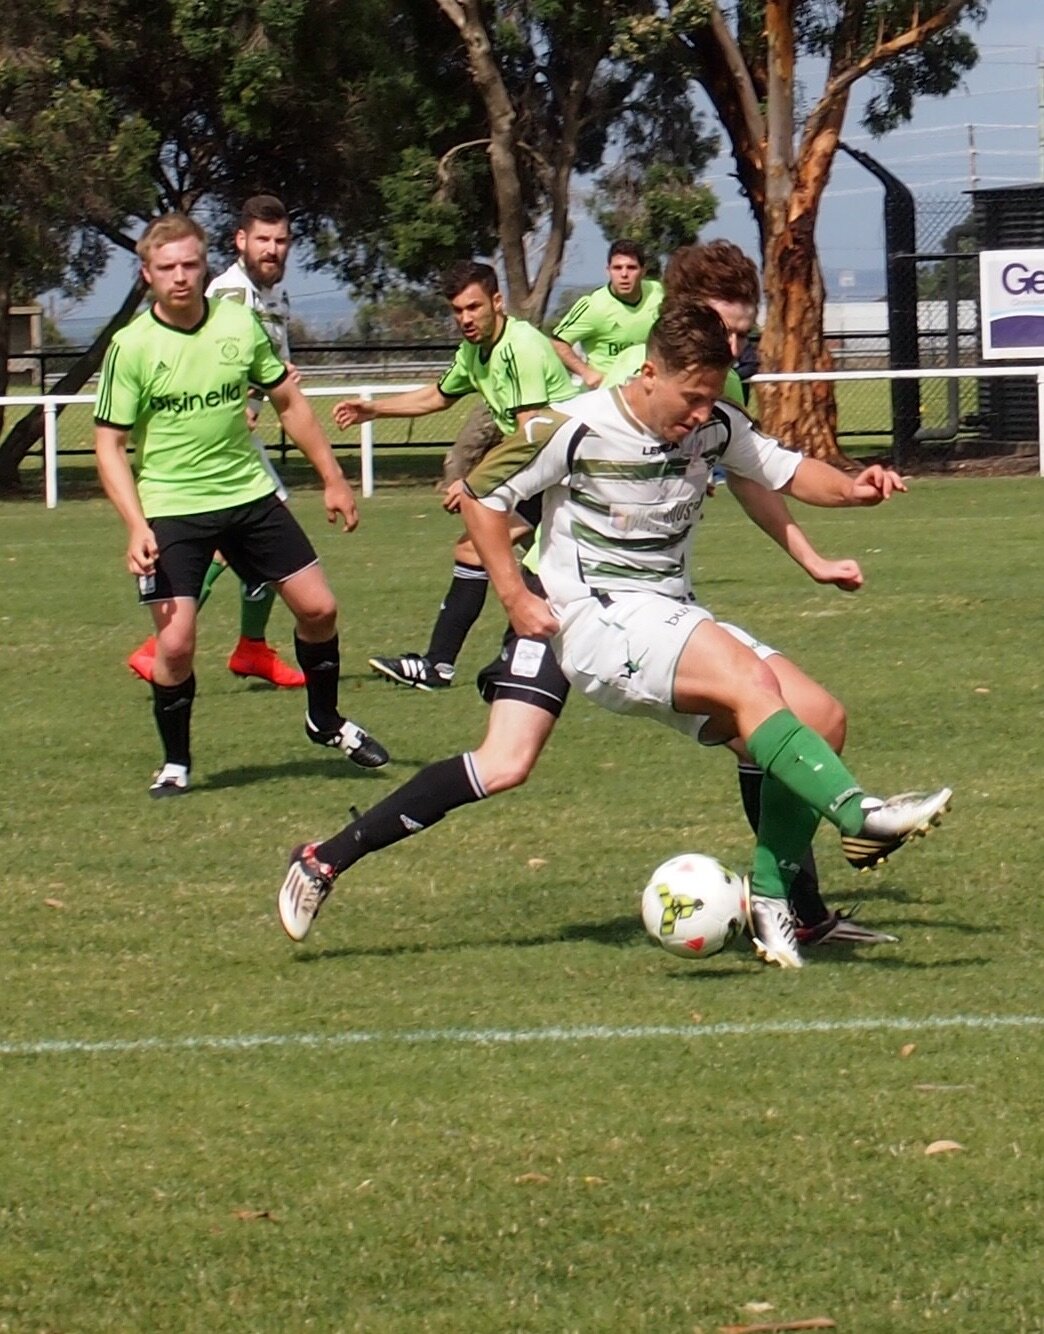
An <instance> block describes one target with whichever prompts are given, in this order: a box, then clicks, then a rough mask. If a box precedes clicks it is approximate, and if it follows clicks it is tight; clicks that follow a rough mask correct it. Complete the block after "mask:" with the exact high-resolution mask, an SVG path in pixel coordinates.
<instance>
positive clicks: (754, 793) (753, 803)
mask: <svg viewBox="0 0 1044 1334" xmlns="http://www.w3.org/2000/svg"><path fill="white" fill-rule="evenodd" d="M737 775H738V777H739V789H740V798H741V800H742V802H743V810H744V813H745V814H746V817H747V823H748V824H749V825H750V827H751V829H753V830H754V832H755V834H756V833H757V832H758V823H759V821H760V819H761V784H762V781H763V780H764V777H765V775H764V773H763V772H762V771H761V770H760V769H758V768H757V767H756V766H755V765H752V764H741V765H740V766H739V769H738V771H737ZM788 897H789V899H790V906H791V907H792V908H793V909H794V912H795V914H796V915H797V919H798V921H799V922H800V923H801V925H802V926H818V925H819V923H820V922H825V921H826V919H827V918H828V917H829V916H830V909H829V908H828V907H827V906H826V904H825V903H824V902H823V896H822V895H821V894H820V892H819V873H818V871H817V870H816V859H815V857H814V856H813V853H812V849H811V848H809V849H808V851H807V852H806V853H805V855H804V857H802V859H801V864H800V868H799V869H798V872H797V874H796V875H795V876H794V879H793V880H792V882H791V885H790V890H789V893H788Z"/></svg>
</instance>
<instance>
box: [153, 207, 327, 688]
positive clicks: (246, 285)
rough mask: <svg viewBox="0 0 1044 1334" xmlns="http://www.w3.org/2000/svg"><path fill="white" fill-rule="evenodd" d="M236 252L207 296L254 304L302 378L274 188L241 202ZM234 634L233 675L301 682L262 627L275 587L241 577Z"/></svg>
mask: <svg viewBox="0 0 1044 1334" xmlns="http://www.w3.org/2000/svg"><path fill="white" fill-rule="evenodd" d="M234 241H235V247H236V256H237V257H236V259H235V261H234V262H233V263H232V264H230V265H229V267H228V268H227V269H226V270H225V271H224V272H223V273H220V274H218V276H217V277H216V278H214V279H213V280H212V281H211V283H210V284H209V285H208V287H207V289H206V295H207V296H213V297H218V298H220V300H222V301H238V302H239V304H240V305H243V306H246V308H247V309H248V310H252V311H254V313H255V314H256V315H257V317H258V319H259V320H260V321H261V325H262V327H263V328H264V330H265V332H266V333H267V334H268V338H269V341H270V342H271V344H272V347H273V348H274V349H275V353H276V355H277V356H278V357H279V358H280V359H281V360H282V361H283V362H284V363H285V365H286V367H287V370H288V371H289V372H290V375H291V378H295V379H298V380H299V379H300V377H299V375H298V372H297V370H296V368H295V367H294V366H293V365H292V363H291V361H290V343H289V336H288V330H289V323H290V298H289V296H288V295H287V291H286V288H285V287H284V285H283V275H284V273H285V272H286V261H287V256H288V255H289V253H290V217H289V214H288V213H287V211H286V208H285V207H284V205H283V203H282V201H281V200H279V199H276V197H275V196H274V195H252V196H251V197H250V198H249V199H248V200H246V202H245V203H244V204H243V207H242V209H241V210H240V214H239V226H238V228H237V229H236V234H235V238H234ZM263 397H264V396H263V395H262V394H261V393H259V391H258V390H256V389H254V388H253V387H251V392H250V395H249V397H248V401H247V405H246V414H247V425H248V426H249V427H250V430H251V432H252V433H253V432H254V430H255V428H256V426H257V419H258V415H259V411H260V407H261V403H262V401H263ZM251 438H252V439H253V442H254V447H255V448H256V449H257V451H258V455H259V457H260V459H261V462H262V464H263V465H264V467H265V468H266V469H267V470H268V471H269V472H270V474H271V476H272V479H273V481H274V482H275V484H276V493H277V495H278V496H279V499H280V500H287V499H288V498H289V497H288V492H287V490H286V488H285V487H284V486H283V483H282V480H281V479H280V477H279V475H278V474H277V473H276V470H275V468H274V467H273V466H272V464H271V462H270V461H269V458H268V451H267V450H266V449H265V445H264V442H263V441H262V440H261V438H260V436H258V435H256V434H252V436H251ZM227 569H228V566H227V564H226V563H225V561H224V559H223V558H222V556H221V554H220V552H218V553H216V554H215V557H214V560H213V561H212V562H211V565H210V569H209V570H207V573H206V577H205V578H204V580H203V591H202V593H201V594H200V598H199V607H201V608H202V606H203V604H204V603H205V602H206V601H207V599H208V598H209V597H210V594H211V592H212V591H213V588H214V585H215V584H216V583H217V581H218V579H219V578H220V577H221V575H222V574H224V572H225V571H226V570H227ZM239 595H240V608H239V641H238V643H237V644H236V646H235V648H234V649H233V650H232V654H231V656H230V658H229V660H228V669H229V671H230V672H232V673H234V675H236V676H257V677H260V678H261V680H263V681H269V682H271V684H272V685H274V686H282V687H283V688H284V689H286V688H290V689H292V688H295V687H301V686H303V685H304V683H305V679H304V673H303V672H302V671H301V670H300V668H297V667H291V666H290V664H289V663H287V662H284V661H283V660H282V659H281V658H280V657H279V655H278V653H277V652H276V650H275V649H274V648H273V647H272V645H271V644H269V643H268V640H267V629H268V621H269V617H270V616H271V614H272V607H273V605H274V603H275V590H274V589H272V588H271V587H270V586H269V585H268V584H265V585H263V586H262V587H261V588H249V587H248V586H247V585H246V584H240V586H239ZM155 659H156V638H155V636H154V635H149V637H148V638H147V639H146V640H145V641H144V642H143V643H141V644H139V645H138V647H137V648H136V649H135V650H134V652H133V653H131V654H130V656H129V657H128V658H127V666H128V667H129V668H130V669H131V671H132V672H134V673H135V674H136V675H138V676H140V677H141V678H142V680H143V681H151V680H152V666H153V663H154V662H155Z"/></svg>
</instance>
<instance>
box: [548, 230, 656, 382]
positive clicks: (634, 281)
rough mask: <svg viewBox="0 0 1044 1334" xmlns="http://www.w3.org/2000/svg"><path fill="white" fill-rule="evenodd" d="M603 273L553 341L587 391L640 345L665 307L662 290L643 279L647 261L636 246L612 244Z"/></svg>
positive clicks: (557, 328) (561, 322)
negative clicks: (580, 353)
mask: <svg viewBox="0 0 1044 1334" xmlns="http://www.w3.org/2000/svg"><path fill="white" fill-rule="evenodd" d="M606 271H607V273H608V275H609V281H608V283H606V285H605V286H604V287H599V288H597V289H596V290H595V291H594V292H589V293H588V295H587V296H582V297H581V298H580V299H579V301H577V302H575V303H574V304H573V305H572V306H571V307H570V308H569V310H568V311H566V313H565V315H563V316H562V318H561V319H560V320H559V321H558V323H557V324H556V325H555V329H554V332H553V333H552V335H551V342H552V343H553V344H554V348H555V351H556V352H557V353H558V355H559V356H560V357H561V358H562V362H563V364H564V365H565V367H566V369H567V370H569V371H571V372H572V374H573V375H576V376H578V377H579V378H580V379H581V380H582V381H583V383H584V385H585V386H586V387H587V388H588V389H597V388H598V386H599V385H600V384H601V383H602V378H603V376H604V375H605V373H606V372H607V371H608V370H609V368H610V367H611V366H612V364H613V362H614V361H615V360H616V358H617V357H618V356H619V355H620V353H621V352H623V351H625V350H626V349H627V348H629V347H634V346H635V345H636V344H639V343H641V344H644V342H645V340H646V338H647V337H648V335H649V330H650V329H651V328H652V326H653V321H654V320H655V319H656V316H657V315H658V314H659V312H660V306H661V304H662V302H663V285H662V284H661V283H658V282H657V281H656V280H655V279H654V278H647V277H646V276H645V255H644V253H643V251H642V248H641V246H639V245H637V244H636V243H635V242H634V241H614V242H613V243H612V245H611V246H610V247H609V261H608V268H607V270H606ZM574 344H579V346H580V347H581V348H582V349H583V353H584V355H583V357H580V356H578V355H577V353H576V352H575V351H574Z"/></svg>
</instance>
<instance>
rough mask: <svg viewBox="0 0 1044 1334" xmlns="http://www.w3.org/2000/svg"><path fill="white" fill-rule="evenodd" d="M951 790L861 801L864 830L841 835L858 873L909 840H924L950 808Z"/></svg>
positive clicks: (847, 855)
mask: <svg viewBox="0 0 1044 1334" xmlns="http://www.w3.org/2000/svg"><path fill="white" fill-rule="evenodd" d="M952 796H953V790H952V789H951V788H948V787H941V788H939V790H938V792H901V793H900V794H899V795H898V796H897V797H889V798H888V799H887V800H886V801H882V800H881V799H880V798H879V797H864V798H863V827H862V828H861V829H860V830H859V832H858V834H842V835H841V848H842V851H843V852H844V854H845V856H846V857H847V858H848V860H849V862H850V863H851V864H852V865H853V866H854V867H855V868H856V870H857V871H869V870H870V869H871V867H874V866H877V865H879V864H880V863H881V862H883V861H885V859H886V858H888V857H890V856H891V855H892V853H893V852H895V851H896V850H897V849H898V848H901V847H902V846H903V844H904V843H908V842H909V841H910V839H912V838H923V837H924V835H925V834H927V832H928V830H929V829H931V828H932V827H933V826H934V825H937V824H938V823H939V821H940V820H941V819H942V818H943V815H944V813H945V812H946V811H948V810H949V809H950V799H951V798H952Z"/></svg>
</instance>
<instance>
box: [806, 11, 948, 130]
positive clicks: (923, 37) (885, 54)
mask: <svg viewBox="0 0 1044 1334" xmlns="http://www.w3.org/2000/svg"><path fill="white" fill-rule="evenodd" d="M968 5H969V0H948V3H947V4H945V5H944V6H943V7H942V9H940V10H939V12H938V13H937V14H933V15H932V16H931V18H927V19H925V20H924V22H923V23H915V24H914V26H913V27H911V28H907V30H906V31H905V32H901V33H899V35H898V36H897V37H892V38H889V40H888V41H887V42H881V41H880V40H879V41H878V43H877V44H876V45H875V47H874V49H873V51H870V52H868V53H867V54H866V55H865V56H863V57H862V59H860V60H857V61H856V62H855V64H854V65H850V66H849V67H848V69H846V70H843V71H842V72H841V73H840V74H837V75H832V76H831V78H830V79H829V80H828V81H827V85H826V87H825V88H824V90H823V96H822V97H821V98H820V100H819V103H818V104H817V106H816V110H815V111H814V112H813V116H815V115H816V114H817V113H818V112H819V108H820V106H822V105H823V103H824V102H827V101H829V100H830V99H831V98H833V97H836V96H838V95H839V94H841V93H844V92H847V90H848V89H849V88H851V86H852V84H854V83H855V82H857V80H859V79H862V78H864V77H865V76H866V75H867V74H869V73H870V71H871V70H874V69H877V68H878V67H879V66H880V65H883V64H885V62H886V61H889V60H891V59H892V57H893V56H899V55H902V53H903V52H904V51H908V50H909V49H910V48H911V47H916V46H920V45H921V44H922V43H923V42H926V41H927V40H928V38H929V37H933V36H934V35H935V34H936V33H937V32H942V31H943V30H944V29H945V28H948V27H950V26H951V25H952V24H954V23H956V22H957V20H958V19H959V18H960V16H961V11H962V10H965V9H967V8H968ZM810 119H811V118H810Z"/></svg>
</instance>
